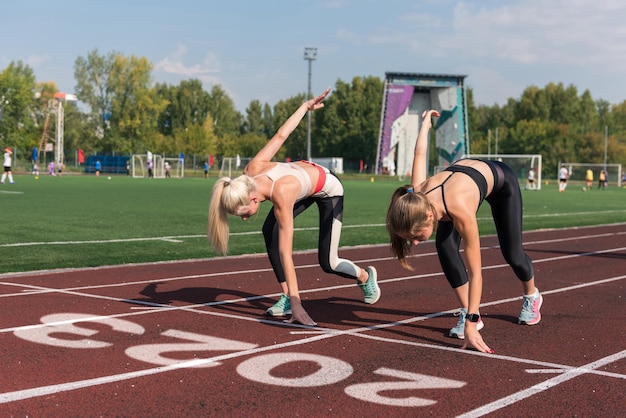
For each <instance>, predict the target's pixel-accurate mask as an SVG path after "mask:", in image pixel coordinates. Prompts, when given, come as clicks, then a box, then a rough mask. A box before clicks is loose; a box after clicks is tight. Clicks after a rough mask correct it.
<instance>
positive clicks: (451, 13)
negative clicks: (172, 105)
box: [0, 0, 626, 112]
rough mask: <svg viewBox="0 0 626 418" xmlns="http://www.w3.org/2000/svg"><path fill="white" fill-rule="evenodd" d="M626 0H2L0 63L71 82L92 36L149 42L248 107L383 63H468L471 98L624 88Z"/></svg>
mask: <svg viewBox="0 0 626 418" xmlns="http://www.w3.org/2000/svg"><path fill="white" fill-rule="evenodd" d="M625 20H626V2H624V1H623V0H594V1H591V0H501V1H497V0H483V1H481V0H476V1H454V0H438V1H433V0H413V1H409V0H306V1H304V0H264V1H261V0H258V1H257V0H248V1H243V0H222V1H214V0H196V1H188V0H178V1H176V0H168V1H163V0H151V1H144V0H126V1H120V0H109V1H99V2H95V1H91V0H60V1H56V2H54V1H52V2H51V1H41V0H20V1H9V2H3V5H2V7H1V9H0V39H2V41H1V42H0V70H2V69H4V68H6V67H7V65H8V64H9V63H10V62H11V61H18V60H22V61H23V62H25V63H27V64H28V65H29V66H31V67H32V68H33V69H34V71H35V75H36V77H37V81H54V82H56V83H57V86H58V87H59V89H60V90H61V91H63V92H65V93H73V92H74V86H75V84H76V83H75V80H74V62H75V60H76V58H77V57H79V56H82V57H86V56H87V54H88V53H89V52H90V51H92V50H94V49H97V50H98V51H99V52H100V54H102V55H105V54H107V53H109V52H112V51H118V52H121V53H122V54H124V55H127V56H130V55H136V56H145V57H146V58H148V59H149V60H150V61H151V62H152V63H153V64H154V70H153V73H152V74H153V79H154V81H155V82H161V83H162V82H166V83H170V84H178V83H179V82H180V81H181V80H183V79H189V78H197V79H199V80H201V81H202V82H203V83H204V86H205V89H207V90H209V89H210V88H211V86H213V85H214V84H220V85H221V86H222V87H223V88H224V89H225V90H226V91H227V92H228V94H229V95H230V97H231V98H232V99H233V100H234V102H235V105H236V107H237V109H238V110H240V111H242V112H243V111H245V108H246V107H247V106H248V104H249V103H250V101H251V100H254V99H257V100H260V101H261V102H262V103H269V104H270V105H274V104H276V103H277V102H278V101H279V100H281V99H285V98H289V97H292V96H294V95H296V94H298V93H305V92H306V91H307V88H308V62H307V61H305V60H304V48H305V47H316V48H317V59H316V60H315V61H313V66H312V88H313V92H314V93H317V92H321V91H322V90H323V89H324V88H326V87H327V86H334V84H335V83H336V81H337V80H342V81H344V82H351V81H352V79H353V78H354V77H357V76H377V77H380V78H381V79H384V77H385V72H415V73H436V74H439V73H441V74H457V75H459V74H460V75H467V79H466V83H467V85H468V86H469V87H471V88H472V89H473V90H474V97H475V100H476V102H477V103H478V104H485V105H489V106H491V105H493V104H496V103H497V104H501V105H502V104H504V103H506V100H507V99H508V98H511V97H512V98H519V97H520V95H521V94H522V92H523V91H524V89H525V88H526V87H528V86H529V85H536V86H538V87H544V86H545V85H546V84H547V83H549V82H556V83H559V82H560V83H563V84H564V85H566V86H567V85H569V84H573V85H575V86H576V87H577V88H578V92H579V94H581V93H582V92H583V91H584V90H585V89H589V90H590V92H591V94H592V96H593V98H594V99H604V100H607V101H609V102H610V103H612V104H618V103H621V102H623V101H624V100H626V83H625V82H624V77H625V75H626V24H624V21H625Z"/></svg>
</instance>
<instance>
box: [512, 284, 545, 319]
mask: <svg viewBox="0 0 626 418" xmlns="http://www.w3.org/2000/svg"><path fill="white" fill-rule="evenodd" d="M542 304H543V296H541V293H539V289H535V293H534V294H533V295H530V296H526V295H524V297H523V304H522V311H521V312H520V314H519V317H518V318H517V323H518V324H526V325H535V324H537V323H539V321H541V312H539V310H540V309H541V305H542Z"/></svg>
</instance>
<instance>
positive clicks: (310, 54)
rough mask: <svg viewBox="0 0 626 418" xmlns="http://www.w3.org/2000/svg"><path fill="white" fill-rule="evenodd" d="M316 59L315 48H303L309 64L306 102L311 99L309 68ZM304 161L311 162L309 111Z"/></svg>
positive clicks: (308, 114) (308, 113)
mask: <svg viewBox="0 0 626 418" xmlns="http://www.w3.org/2000/svg"><path fill="white" fill-rule="evenodd" d="M315 58H317V48H310V47H306V48H304V59H305V60H307V61H308V62H309V90H308V94H307V100H309V99H310V98H311V97H312V93H311V68H312V63H313V61H315ZM306 159H307V160H308V161H311V111H310V110H309V111H308V112H307V129H306Z"/></svg>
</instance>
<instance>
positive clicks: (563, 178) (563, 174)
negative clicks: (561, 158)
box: [559, 164, 569, 192]
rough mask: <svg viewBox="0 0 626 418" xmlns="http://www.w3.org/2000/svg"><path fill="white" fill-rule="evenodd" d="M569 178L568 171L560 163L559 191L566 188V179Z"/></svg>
mask: <svg viewBox="0 0 626 418" xmlns="http://www.w3.org/2000/svg"><path fill="white" fill-rule="evenodd" d="M568 179H569V172H568V171H567V167H565V164H561V168H560V169H559V192H564V191H565V189H566V188H567V180H568Z"/></svg>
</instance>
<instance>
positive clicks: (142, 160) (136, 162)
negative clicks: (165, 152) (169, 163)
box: [130, 154, 165, 179]
mask: <svg viewBox="0 0 626 418" xmlns="http://www.w3.org/2000/svg"><path fill="white" fill-rule="evenodd" d="M131 161H132V163H131V167H130V168H131V173H132V176H133V178H142V177H148V176H149V172H148V155H147V154H133V158H132V160H131ZM152 177H154V178H157V179H163V178H165V164H164V161H163V156H162V155H156V154H152Z"/></svg>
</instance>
